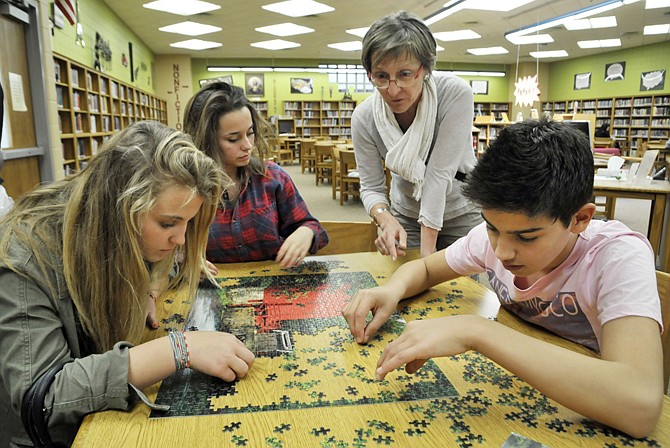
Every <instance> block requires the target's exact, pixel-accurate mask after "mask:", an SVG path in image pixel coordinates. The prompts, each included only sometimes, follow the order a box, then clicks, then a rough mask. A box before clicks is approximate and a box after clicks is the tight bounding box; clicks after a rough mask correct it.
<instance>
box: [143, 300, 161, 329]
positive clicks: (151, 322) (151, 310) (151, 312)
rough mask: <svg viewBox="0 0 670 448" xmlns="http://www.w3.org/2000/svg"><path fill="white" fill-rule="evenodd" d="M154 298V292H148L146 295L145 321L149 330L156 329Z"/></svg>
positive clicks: (156, 319) (156, 318) (156, 317)
mask: <svg viewBox="0 0 670 448" xmlns="http://www.w3.org/2000/svg"><path fill="white" fill-rule="evenodd" d="M156 297H158V293H157V292H155V291H149V293H148V294H147V306H146V309H145V320H146V322H147V325H148V326H149V328H152V329H154V330H155V329H157V328H158V316H157V315H156Z"/></svg>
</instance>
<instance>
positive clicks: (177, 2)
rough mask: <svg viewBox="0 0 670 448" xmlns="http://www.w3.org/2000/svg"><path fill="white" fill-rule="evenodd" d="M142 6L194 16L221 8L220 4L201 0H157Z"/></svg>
mask: <svg viewBox="0 0 670 448" xmlns="http://www.w3.org/2000/svg"><path fill="white" fill-rule="evenodd" d="M142 6H144V7H145V8H149V9H155V10H156V11H163V12H169V13H172V14H179V15H180V16H192V15H194V14H201V13H203V12H208V11H214V10H215V9H220V8H221V7H220V6H219V5H215V4H213V3H209V2H202V1H199V0H157V1H155V2H150V3H145V4H143V5H142Z"/></svg>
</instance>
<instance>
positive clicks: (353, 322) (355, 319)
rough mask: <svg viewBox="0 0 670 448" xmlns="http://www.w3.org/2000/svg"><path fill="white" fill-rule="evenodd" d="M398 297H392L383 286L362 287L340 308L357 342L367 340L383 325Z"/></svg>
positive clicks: (394, 307) (395, 305) (360, 342)
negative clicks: (370, 315) (368, 317)
mask: <svg viewBox="0 0 670 448" xmlns="http://www.w3.org/2000/svg"><path fill="white" fill-rule="evenodd" d="M399 301H400V298H395V297H393V296H392V295H391V294H390V293H389V291H388V290H386V289H385V288H383V287H377V288H371V289H362V290H360V291H358V293H357V294H356V295H355V296H354V298H353V299H352V300H351V302H349V303H348V304H347V306H346V307H344V309H343V310H342V315H343V316H344V318H345V319H346V321H347V324H349V329H350V330H351V334H352V335H353V336H354V339H355V340H356V342H358V343H359V344H363V343H366V342H368V340H369V339H370V337H371V336H373V335H374V334H375V333H376V332H377V330H379V327H381V326H382V325H384V323H385V322H386V321H387V320H388V318H389V316H391V314H392V313H393V311H395V309H396V307H397V306H398V302H399ZM370 311H372V320H371V321H370V323H369V324H367V325H366V318H367V316H368V313H370Z"/></svg>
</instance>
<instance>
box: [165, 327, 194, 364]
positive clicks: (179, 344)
mask: <svg viewBox="0 0 670 448" xmlns="http://www.w3.org/2000/svg"><path fill="white" fill-rule="evenodd" d="M168 336H169V339H170V345H171V346H172V354H173V356H174V365H175V368H176V369H177V370H182V369H186V368H189V367H191V357H190V353H189V349H188V342H187V341H186V335H184V333H183V332H181V331H170V332H169V333H168Z"/></svg>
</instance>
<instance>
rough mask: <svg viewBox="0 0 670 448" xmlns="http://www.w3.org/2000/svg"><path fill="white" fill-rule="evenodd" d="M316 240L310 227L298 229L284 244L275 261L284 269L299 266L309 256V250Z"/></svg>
mask: <svg viewBox="0 0 670 448" xmlns="http://www.w3.org/2000/svg"><path fill="white" fill-rule="evenodd" d="M313 240H314V231H313V230H312V229H310V228H309V227H305V226H302V227H298V228H297V229H295V231H294V232H293V233H292V234H291V235H289V237H288V238H286V240H284V244H282V245H281V247H280V248H279V252H277V258H276V259H275V261H276V262H277V263H279V266H281V267H282V268H284V269H288V268H291V267H293V266H297V265H299V264H300V263H302V260H303V259H304V258H305V257H306V256H307V255H308V254H309V248H310V247H312V241H313Z"/></svg>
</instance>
